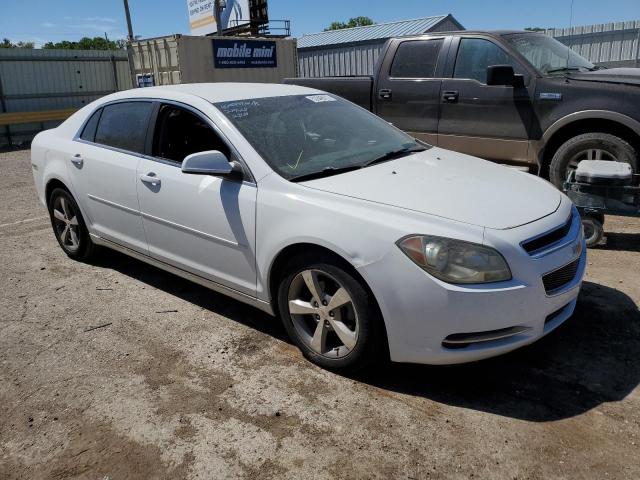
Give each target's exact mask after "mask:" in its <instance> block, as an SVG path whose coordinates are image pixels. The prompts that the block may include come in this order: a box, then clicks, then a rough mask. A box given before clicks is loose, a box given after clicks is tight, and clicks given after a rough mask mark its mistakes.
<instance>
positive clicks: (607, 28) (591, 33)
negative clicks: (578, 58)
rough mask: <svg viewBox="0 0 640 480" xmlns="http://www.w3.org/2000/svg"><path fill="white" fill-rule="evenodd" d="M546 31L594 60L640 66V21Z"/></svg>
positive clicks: (623, 65)
mask: <svg viewBox="0 0 640 480" xmlns="http://www.w3.org/2000/svg"><path fill="white" fill-rule="evenodd" d="M546 33H547V34H548V35H551V36H552V37H554V38H556V39H557V40H559V41H561V42H562V43H564V44H565V45H568V46H570V47H571V48H572V49H573V50H575V51H576V52H578V53H579V54H580V55H582V56H583V57H585V58H587V59H588V60H590V61H591V62H593V63H597V64H599V65H604V66H607V67H640V20H635V21H628V22H617V23H601V24H598V25H584V26H580V27H573V28H571V29H569V28H556V29H550V30H547V32H546Z"/></svg>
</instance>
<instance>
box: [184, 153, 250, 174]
mask: <svg viewBox="0 0 640 480" xmlns="http://www.w3.org/2000/svg"><path fill="white" fill-rule="evenodd" d="M182 173H188V174H191V175H212V176H214V177H224V178H242V167H241V166H240V164H239V163H237V162H230V161H229V159H228V158H227V156H226V155H225V154H224V153H222V152H220V151H218V150H208V151H206V152H198V153H192V154H191V155H188V156H187V157H186V158H185V159H184V160H183V161H182Z"/></svg>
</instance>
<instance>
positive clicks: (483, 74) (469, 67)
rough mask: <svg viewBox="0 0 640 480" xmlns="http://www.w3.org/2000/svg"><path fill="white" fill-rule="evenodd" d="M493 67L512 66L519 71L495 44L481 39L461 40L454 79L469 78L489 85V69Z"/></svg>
mask: <svg viewBox="0 0 640 480" xmlns="http://www.w3.org/2000/svg"><path fill="white" fill-rule="evenodd" d="M491 65H511V66H513V68H514V70H516V72H517V71H518V66H517V64H516V63H515V62H514V61H513V60H512V59H511V57H510V56H509V55H508V54H507V53H506V52H505V51H504V50H502V49H501V48H500V47H499V46H497V45H496V44H495V43H493V42H490V41H489V40H484V39H481V38H463V39H461V40H460V47H459V48H458V56H457V57H456V66H455V69H454V72H453V76H454V78H469V79H473V80H477V81H479V82H480V83H487V67H490V66H491Z"/></svg>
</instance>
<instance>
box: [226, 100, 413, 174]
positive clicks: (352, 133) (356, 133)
mask: <svg viewBox="0 0 640 480" xmlns="http://www.w3.org/2000/svg"><path fill="white" fill-rule="evenodd" d="M215 106H216V107H217V108H218V109H219V110H220V111H221V112H222V113H223V114H224V115H225V116H226V117H227V118H228V119H229V120H230V121H231V123H233V124H234V125H235V126H236V128H237V129H238V130H239V131H240V133H242V135H243V136H244V137H245V138H246V139H247V141H248V142H249V143H250V144H251V145H252V146H253V148H254V149H255V150H256V151H257V152H258V153H259V154H260V155H261V156H262V158H263V159H264V160H265V161H266V162H267V163H268V164H269V165H270V166H271V168H273V169H274V170H275V171H276V172H278V173H279V174H280V175H282V176H283V177H284V178H287V179H294V178H295V177H300V178H303V177H306V176H308V175H313V174H316V173H319V172H331V171H340V170H342V169H346V168H359V167H362V166H365V165H366V164H367V163H370V162H372V161H377V159H380V157H383V156H385V155H386V154H389V153H390V152H398V151H402V152H406V151H408V150H410V149H414V148H419V149H424V148H425V147H424V146H423V145H420V144H418V142H417V141H416V140H415V139H413V138H411V137H410V136H409V135H407V134H405V133H403V132H401V131H400V130H398V129H396V128H395V127H392V126H391V125H389V124H388V123H387V122H385V121H384V120H382V119H381V118H380V117H377V116H375V115H373V114H372V113H370V112H368V111H366V110H363V109H362V108H360V107H357V106H355V105H353V104H352V103H350V102H347V101H345V100H342V99H340V98H339V97H335V96H333V95H327V94H321V95H291V96H282V97H268V98H255V99H248V100H238V101H232V102H220V103H216V104H215ZM385 158H387V157H385Z"/></svg>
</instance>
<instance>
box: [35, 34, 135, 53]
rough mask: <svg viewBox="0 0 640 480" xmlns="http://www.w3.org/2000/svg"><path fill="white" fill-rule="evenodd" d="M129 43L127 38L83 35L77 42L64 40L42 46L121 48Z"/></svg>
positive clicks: (89, 48) (78, 48) (88, 48)
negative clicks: (117, 38) (112, 38)
mask: <svg viewBox="0 0 640 480" xmlns="http://www.w3.org/2000/svg"><path fill="white" fill-rule="evenodd" d="M126 45H127V42H126V40H115V41H113V40H107V39H106V38H104V37H94V38H89V37H82V38H81V39H80V40H78V41H77V42H71V41H69V40H62V41H61V42H56V43H53V42H47V43H45V44H44V45H43V46H42V48H47V49H49V48H62V49H66V50H121V49H123V48H125V47H126Z"/></svg>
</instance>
